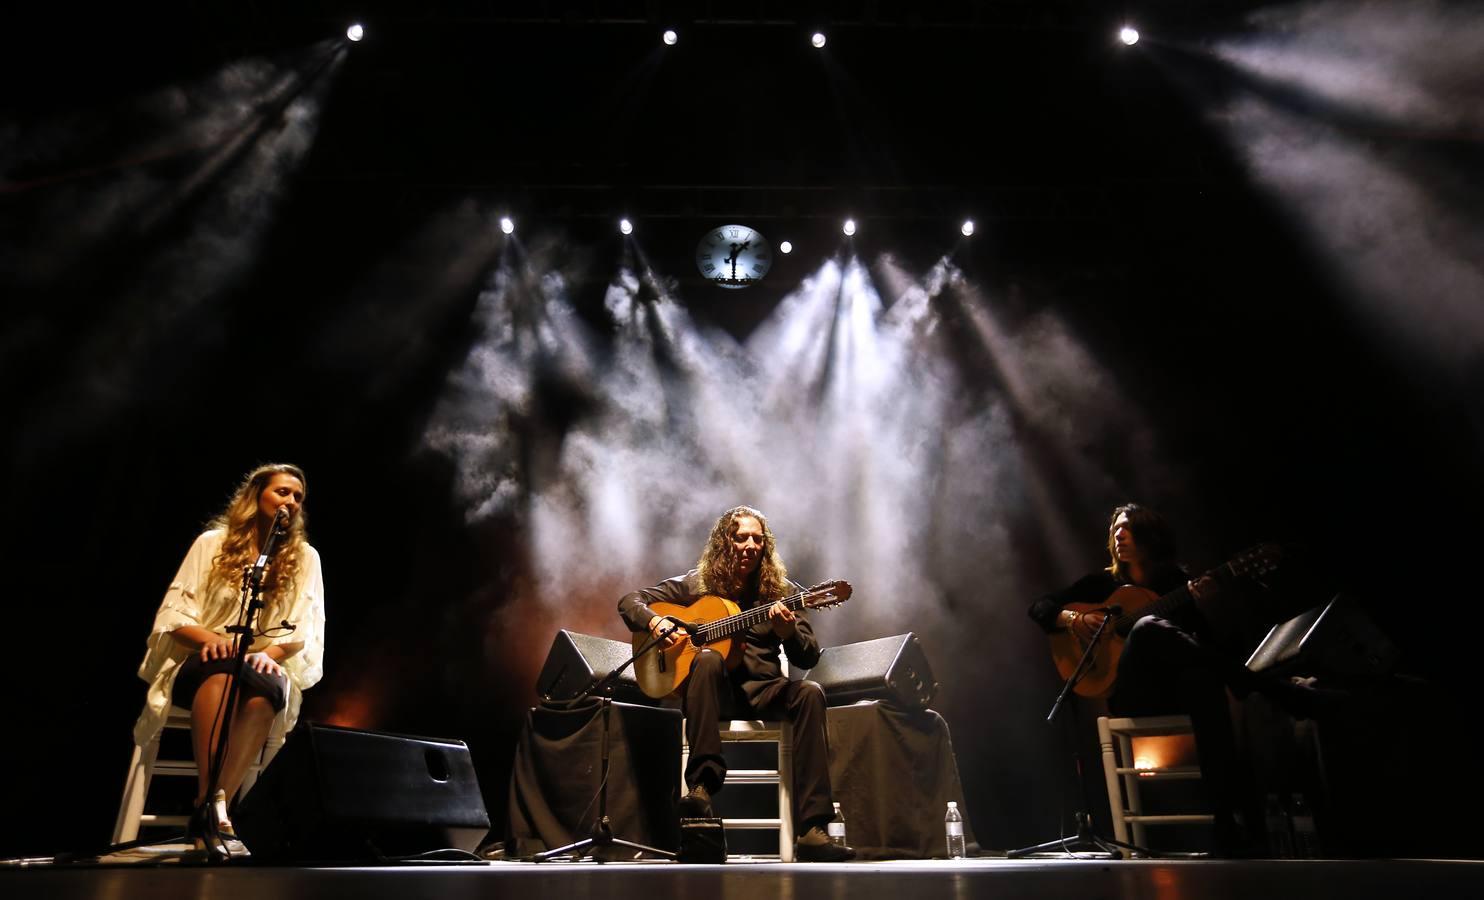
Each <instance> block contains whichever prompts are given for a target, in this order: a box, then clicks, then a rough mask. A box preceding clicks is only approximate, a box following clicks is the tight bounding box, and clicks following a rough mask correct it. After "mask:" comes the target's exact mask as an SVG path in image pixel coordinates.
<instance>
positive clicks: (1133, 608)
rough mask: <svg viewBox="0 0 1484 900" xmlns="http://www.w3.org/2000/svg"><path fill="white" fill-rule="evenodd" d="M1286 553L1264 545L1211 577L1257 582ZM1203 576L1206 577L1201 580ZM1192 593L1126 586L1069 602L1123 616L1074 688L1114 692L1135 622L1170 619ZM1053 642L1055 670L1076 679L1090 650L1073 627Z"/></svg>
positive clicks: (1081, 692)
mask: <svg viewBox="0 0 1484 900" xmlns="http://www.w3.org/2000/svg"><path fill="white" fill-rule="evenodd" d="M1281 555H1282V551H1281V550H1280V549H1279V548H1278V547H1277V546H1276V545H1274V544H1260V545H1258V546H1256V547H1253V548H1252V549H1250V550H1247V551H1246V552H1244V553H1241V554H1239V555H1237V556H1235V557H1233V558H1232V559H1231V560H1230V561H1229V562H1226V563H1224V564H1222V565H1220V566H1217V567H1216V568H1214V569H1212V570H1211V571H1209V572H1207V573H1206V574H1207V575H1212V576H1217V577H1256V576H1259V575H1263V574H1265V573H1267V572H1271V571H1272V570H1273V569H1274V568H1276V567H1277V565H1278V560H1279V558H1280V557H1281ZM1203 577H1204V576H1203ZM1191 601H1192V598H1191V596H1190V591H1189V590H1188V589H1187V588H1185V587H1181V588H1178V589H1176V590H1174V591H1171V592H1170V593H1168V594H1165V595H1164V596H1162V597H1161V596H1160V595H1159V594H1156V593H1155V592H1154V591H1151V590H1150V589H1149V588H1146V587H1139V586H1138V585H1136V584H1126V585H1124V586H1123V587H1121V588H1119V589H1118V590H1116V591H1114V592H1113V594H1112V596H1110V597H1109V598H1108V599H1107V600H1104V601H1103V602H1102V603H1068V604H1067V605H1066V607H1065V609H1069V610H1071V611H1073V612H1076V613H1082V614H1087V613H1100V612H1102V611H1103V610H1105V609H1107V608H1108V607H1112V606H1118V607H1121V608H1122V610H1123V611H1122V613H1120V614H1119V616H1118V617H1117V618H1115V619H1114V620H1113V621H1111V622H1109V623H1108V627H1107V628H1106V629H1104V630H1103V636H1102V637H1101V638H1099V639H1098V646H1097V648H1096V649H1095V650H1094V651H1093V655H1092V659H1091V660H1090V661H1089V662H1088V665H1087V670H1086V672H1085V673H1084V674H1083V676H1082V680H1081V681H1079V682H1077V686H1076V687H1075V688H1073V690H1075V691H1076V692H1077V694H1078V696H1082V697H1106V696H1108V695H1109V694H1111V693H1112V692H1113V684H1114V682H1116V681H1117V680H1118V658H1119V656H1121V655H1122V654H1123V641H1124V637H1125V636H1126V635H1127V634H1128V632H1129V629H1131V628H1133V626H1134V623H1135V622H1137V621H1138V620H1139V619H1142V618H1144V617H1145V616H1161V617H1163V616H1168V615H1170V614H1171V613H1173V612H1175V611H1176V610H1178V609H1180V608H1182V607H1184V606H1185V605H1186V604H1187V603H1190V602H1191ZM1050 637H1051V658H1052V659H1053V660H1055V661H1056V670H1057V671H1058V672H1060V673H1061V677H1062V678H1064V679H1065V678H1070V677H1072V673H1073V672H1075V671H1076V670H1077V663H1078V662H1079V661H1080V660H1081V659H1082V653H1083V651H1084V650H1086V649H1087V644H1086V641H1085V640H1084V639H1083V638H1082V637H1080V636H1079V635H1078V634H1077V633H1076V632H1075V631H1073V630H1072V629H1070V628H1064V629H1062V630H1060V631H1054V632H1052V633H1051V635H1050Z"/></svg>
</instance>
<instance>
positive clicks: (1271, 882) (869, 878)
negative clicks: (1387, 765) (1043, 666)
mask: <svg viewBox="0 0 1484 900" xmlns="http://www.w3.org/2000/svg"><path fill="white" fill-rule="evenodd" d="M0 879H3V881H0V883H3V884H4V885H5V893H6V896H8V897H10V898H12V900H31V898H43V897H45V898H56V900H68V898H97V897H107V898H109V900H134V898H140V900H143V898H149V900H171V898H177V897H180V898H187V897H190V898H197V897H207V896H209V897H212V898H214V900H229V898H236V897H242V898H250V897H251V898H257V897H265V896H275V897H280V898H293V897H305V898H309V897H313V898H321V897H357V898H365V900H381V898H386V900H391V898H396V900H409V898H421V897H427V898H439V900H456V898H461V897H470V898H473V897H478V898H481V900H493V898H502V897H510V898H526V897H593V896H602V897H614V898H625V897H634V898H639V897H643V898H646V900H670V898H676V900H679V898H686V900H693V898H697V897H722V898H726V897H780V898H792V897H810V898H830V897H835V898H839V897H846V896H849V897H850V898H851V900H878V898H880V900H900V898H903V897H944V896H952V897H955V898H967V897H1027V896H1034V897H1036V898H1038V900H1059V898H1069V900H1070V898H1093V897H1096V898H1108V900H1111V898H1161V900H1173V898H1182V897H1201V898H1206V900H1222V898H1250V897H1258V896H1261V897H1264V898H1266V900H1274V898H1278V897H1306V898H1319V897H1339V896H1343V897H1346V898H1347V900H1363V898H1370V897H1376V898H1388V900H1389V898H1393V897H1399V896H1415V897H1464V896H1477V895H1478V894H1479V892H1480V889H1481V886H1484V862H1477V861H1460V860H1366V861H1346V860H1283V861H1215V860H1180V861H1168V860H1133V861H1128V860H1124V861H1113V860H1069V859H1035V860H1007V859H992V858H991V859H985V858H980V859H968V860H957V861H949V860H932V861H910V862H909V861H903V862H871V863H843V864H833V865H830V864H819V863H816V864H783V863H728V864H726V865H717V866H698V865H681V864H677V863H604V864H597V863H570V862H569V863H563V862H552V863H543V864H536V863H523V862H489V863H469V864H463V865H449V864H424V865H411V866H409V865H400V866H395V867H391V866H387V867H364V866H356V867H343V868H270V867H254V866H251V865H248V866H241V867H239V866H237V865H233V866H230V867H205V866H195V865H179V864H171V865H160V866H155V865H147V866H140V865H118V866H96V865H91V866H74V867H52V866H45V865H42V866H36V867H34V868H32V867H28V868H27V869H26V870H25V871H18V870H14V869H12V870H11V871H9V872H6V873H5V874H3V875H0Z"/></svg>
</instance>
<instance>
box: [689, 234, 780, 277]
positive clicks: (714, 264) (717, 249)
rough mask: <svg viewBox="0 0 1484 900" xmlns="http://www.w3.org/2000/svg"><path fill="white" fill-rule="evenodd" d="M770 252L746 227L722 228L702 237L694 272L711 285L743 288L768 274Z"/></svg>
mask: <svg viewBox="0 0 1484 900" xmlns="http://www.w3.org/2000/svg"><path fill="white" fill-rule="evenodd" d="M772 266H773V249H772V248H771V247H769V246H768V241H767V239H766V238H764V237H763V236H762V235H760V234H758V233H757V231H755V230H754V229H751V228H748V227H747V226H746V225H723V226H721V227H720V228H713V229H711V230H710V231H708V232H706V233H705V234H704V235H702V236H701V243H700V244H698V245H697V246H696V268H698V269H700V270H701V274H702V275H704V276H706V278H707V280H709V281H710V282H711V283H713V284H717V285H720V286H721V287H724V288H744V287H747V286H748V285H749V284H753V283H755V282H757V281H759V280H761V279H762V277H763V276H764V275H766V274H768V269H770V268H772Z"/></svg>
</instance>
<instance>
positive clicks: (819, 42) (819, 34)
mask: <svg viewBox="0 0 1484 900" xmlns="http://www.w3.org/2000/svg"><path fill="white" fill-rule="evenodd" d="M809 43H811V44H813V45H814V49H815V50H823V49H824V45H825V36H824V32H823V31H816V32H814V36H813V37H811V38H809Z"/></svg>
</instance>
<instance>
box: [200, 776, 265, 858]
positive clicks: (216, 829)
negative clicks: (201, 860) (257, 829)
mask: <svg viewBox="0 0 1484 900" xmlns="http://www.w3.org/2000/svg"><path fill="white" fill-rule="evenodd" d="M186 837H187V838H188V839H190V840H191V842H192V843H194V844H195V846H196V849H197V850H202V851H206V852H208V853H210V854H212V855H215V856H220V857H222V858H225V859H246V858H248V857H250V856H252V853H251V852H250V851H248V849H247V845H245V844H243V843H242V841H241V840H239V839H238V837H237V832H236V831H235V830H234V829H233V828H232V820H231V819H229V818H227V794H226V791H223V790H218V791H217V792H216V795H215V796H214V797H213V798H212V799H211V802H209V803H203V804H201V805H200V806H198V807H197V808H196V811H195V812H194V813H192V814H191V821H190V823H189V824H188V825H187V826H186Z"/></svg>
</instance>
